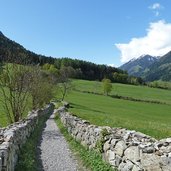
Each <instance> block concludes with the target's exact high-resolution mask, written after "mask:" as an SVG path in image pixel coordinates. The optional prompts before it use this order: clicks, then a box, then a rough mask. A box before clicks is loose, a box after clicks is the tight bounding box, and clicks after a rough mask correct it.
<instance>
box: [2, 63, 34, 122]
mask: <svg viewBox="0 0 171 171" xmlns="http://www.w3.org/2000/svg"><path fill="white" fill-rule="evenodd" d="M30 85H31V79H30V68H29V67H25V66H22V65H17V64H15V63H13V64H9V63H8V64H5V65H4V68H3V71H2V72H1V75H0V91H1V95H2V96H3V101H2V106H3V108H4V110H5V112H6V116H7V118H8V120H9V122H10V123H13V122H17V121H19V120H20V119H22V117H23V114H24V112H25V110H26V108H27V106H28V100H29V89H30Z"/></svg>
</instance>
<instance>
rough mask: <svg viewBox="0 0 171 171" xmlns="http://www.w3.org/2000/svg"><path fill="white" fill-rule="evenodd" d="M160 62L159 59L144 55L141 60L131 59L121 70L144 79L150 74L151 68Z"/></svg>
mask: <svg viewBox="0 0 171 171" xmlns="http://www.w3.org/2000/svg"><path fill="white" fill-rule="evenodd" d="M156 61H158V57H153V56H150V55H142V56H140V57H139V58H136V59H135V58H134V59H131V60H130V61H129V62H127V63H125V64H123V65H122V66H120V67H119V68H120V69H122V70H125V71H127V72H128V74H129V75H133V76H137V77H143V76H144V75H145V73H146V72H148V70H149V67H150V66H151V65H152V64H153V63H155V62H156Z"/></svg>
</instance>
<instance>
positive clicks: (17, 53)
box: [0, 31, 54, 64]
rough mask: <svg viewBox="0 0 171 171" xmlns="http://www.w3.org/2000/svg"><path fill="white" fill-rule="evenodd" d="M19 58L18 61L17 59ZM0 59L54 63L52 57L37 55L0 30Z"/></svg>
mask: <svg viewBox="0 0 171 171" xmlns="http://www.w3.org/2000/svg"><path fill="white" fill-rule="evenodd" d="M18 59H20V61H19V60H18ZM0 60H4V61H6V60H8V61H10V62H14V61H16V62H17V63H24V61H27V62H28V61H29V62H31V63H33V64H44V63H54V58H52V57H46V56H44V55H38V54H36V53H34V52H31V51H29V50H27V49H25V48H24V47H23V46H21V45H20V44H18V43H16V42H15V41H12V40H10V39H9V38H7V37H6V36H5V35H4V34H3V33H2V32H1V31H0Z"/></svg>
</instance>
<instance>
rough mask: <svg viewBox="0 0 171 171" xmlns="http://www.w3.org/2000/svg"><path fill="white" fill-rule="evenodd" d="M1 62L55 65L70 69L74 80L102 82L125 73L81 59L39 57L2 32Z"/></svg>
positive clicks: (0, 41) (0, 34) (0, 44)
mask: <svg viewBox="0 0 171 171" xmlns="http://www.w3.org/2000/svg"><path fill="white" fill-rule="evenodd" d="M1 60H3V61H8V62H15V63H20V64H25V63H31V64H39V65H43V64H45V63H49V64H54V65H55V67H56V68H57V69H59V70H60V69H61V68H63V67H67V68H69V69H70V73H74V74H73V75H74V76H73V77H74V78H80V79H88V80H96V79H97V80H101V79H103V78H104V77H107V78H112V77H113V75H112V74H113V73H114V72H116V73H121V74H124V73H125V72H124V71H122V70H121V69H118V68H114V67H110V66H106V65H97V64H94V63H92V62H87V61H83V60H79V59H71V58H52V57H47V56H44V55H38V54H36V53H34V52H31V51H29V50H26V49H25V48H24V47H23V46H21V45H20V44H18V43H16V42H15V41H12V40H10V39H9V38H7V37H6V36H5V35H4V34H3V33H2V32H0V61H1Z"/></svg>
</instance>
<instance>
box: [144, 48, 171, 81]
mask: <svg viewBox="0 0 171 171" xmlns="http://www.w3.org/2000/svg"><path fill="white" fill-rule="evenodd" d="M145 80H146V81H154V80H163V81H171V51H170V52H168V53H167V54H166V55H164V56H162V57H161V58H159V60H158V61H157V62H155V63H153V64H152V65H150V67H149V70H148V72H147V73H146V74H145Z"/></svg>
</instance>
